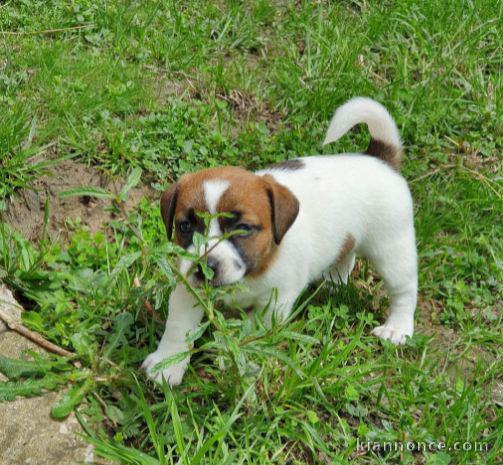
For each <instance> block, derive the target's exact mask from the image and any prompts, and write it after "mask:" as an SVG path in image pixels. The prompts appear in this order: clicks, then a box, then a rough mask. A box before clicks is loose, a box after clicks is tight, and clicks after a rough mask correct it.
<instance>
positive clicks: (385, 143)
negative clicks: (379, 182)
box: [323, 97, 402, 170]
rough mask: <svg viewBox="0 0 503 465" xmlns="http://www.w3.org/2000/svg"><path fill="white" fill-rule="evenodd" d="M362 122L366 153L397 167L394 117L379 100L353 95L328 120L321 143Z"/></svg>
mask: <svg viewBox="0 0 503 465" xmlns="http://www.w3.org/2000/svg"><path fill="white" fill-rule="evenodd" d="M359 123H365V124H366V125H367V126H368V128H369V132H370V136H371V140H370V144H369V146H368V148H367V150H366V152H365V153H366V154H368V155H372V156H374V157H377V158H380V159H381V160H383V161H384V162H386V163H388V164H389V165H390V166H392V167H393V168H395V169H396V170H398V169H399V168H400V162H401V159H402V142H401V140H400V135H399V133H398V128H397V127H396V124H395V122H394V121H393V118H392V117H391V115H390V114H389V113H388V111H387V110H386V108H384V107H383V106H382V105H381V104H380V103H377V102H376V101H375V100H372V99H370V98H366V97H356V98H353V99H351V100H349V101H348V102H346V103H345V104H344V105H342V106H341V107H339V108H338V109H337V111H336V112H335V115H334V117H333V118H332V120H331V121H330V125H329V127H328V131H327V135H326V136H325V140H324V141H323V145H326V144H329V143H330V142H335V141H336V140H338V139H340V138H341V137H342V136H343V135H344V134H346V132H348V131H349V130H350V129H351V128H352V127H353V126H355V125H356V124H359Z"/></svg>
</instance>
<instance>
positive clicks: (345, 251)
mask: <svg viewBox="0 0 503 465" xmlns="http://www.w3.org/2000/svg"><path fill="white" fill-rule="evenodd" d="M355 245H356V241H355V238H354V237H353V236H352V235H351V234H348V235H347V236H346V238H345V239H344V242H343V243H342V247H341V250H339V255H337V260H336V261H335V263H341V262H343V261H344V260H345V259H346V258H347V256H348V255H349V254H350V253H351V252H352V251H353V249H354V248H355Z"/></svg>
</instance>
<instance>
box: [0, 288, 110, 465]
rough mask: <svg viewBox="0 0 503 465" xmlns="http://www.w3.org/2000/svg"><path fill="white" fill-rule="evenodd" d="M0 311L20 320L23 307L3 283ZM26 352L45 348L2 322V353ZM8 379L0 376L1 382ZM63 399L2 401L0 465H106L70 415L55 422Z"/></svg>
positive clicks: (45, 397) (13, 355)
mask: <svg viewBox="0 0 503 465" xmlns="http://www.w3.org/2000/svg"><path fill="white" fill-rule="evenodd" d="M0 309H1V310H2V311H4V312H6V313H8V314H9V315H10V316H12V317H14V318H16V319H20V318H21V307H20V306H19V304H18V303H17V302H16V300H15V299H14V296H13V295H12V293H11V292H10V290H9V289H7V288H6V287H5V286H4V285H3V284H2V283H0ZM25 350H35V351H38V352H42V349H41V348H40V347H38V346H37V345H35V344H34V343H33V342H31V341H29V340H27V339H25V338H24V337H22V336H20V335H19V334H17V333H15V332H13V331H10V330H9V329H8V328H7V327H6V326H5V325H4V324H3V323H2V322H1V321H0V354H2V355H4V356H6V357H11V358H19V357H20V356H21V355H22V352H23V351H25ZM5 380H6V378H5V377H4V376H3V375H1V374H0V381H5ZM60 396H61V393H58V392H48V393H46V394H44V395H43V396H40V397H33V398H29V399H28V398H24V397H19V398H17V399H16V400H15V401H12V402H0V464H2V465H56V464H57V465H80V464H83V463H84V464H105V463H109V462H105V461H101V460H99V459H98V460H96V459H95V457H94V451H93V447H92V446H90V445H89V444H87V443H86V442H84V441H83V440H82V439H80V438H79V437H77V435H76V433H82V429H81V428H80V425H79V423H78V421H77V419H76V418H75V415H73V414H72V415H70V416H69V417H68V418H67V419H66V420H65V421H62V422H58V421H54V420H52V418H51V416H50V411H51V407H52V406H53V404H54V403H55V402H56V400H57V399H58V398H59V397H60Z"/></svg>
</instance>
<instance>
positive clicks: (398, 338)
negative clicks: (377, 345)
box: [372, 323, 414, 344]
mask: <svg viewBox="0 0 503 465" xmlns="http://www.w3.org/2000/svg"><path fill="white" fill-rule="evenodd" d="M413 332H414V330H413V328H411V327H407V326H400V325H396V324H392V323H385V324H383V325H382V326H378V327H377V328H374V329H373V330H372V334H374V335H375V336H377V337H380V338H381V339H384V340H389V341H391V342H392V343H393V344H405V340H406V338H407V336H412V333H413Z"/></svg>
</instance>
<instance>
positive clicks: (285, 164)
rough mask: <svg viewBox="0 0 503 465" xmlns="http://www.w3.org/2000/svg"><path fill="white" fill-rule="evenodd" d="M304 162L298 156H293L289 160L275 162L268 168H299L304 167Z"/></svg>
mask: <svg viewBox="0 0 503 465" xmlns="http://www.w3.org/2000/svg"><path fill="white" fill-rule="evenodd" d="M304 166H305V163H304V161H303V160H301V159H300V158H293V159H291V160H285V161H282V162H280V163H275V164H274V165H271V166H269V168H270V169H279V170H287V171H288V170H292V171H293V170H300V169H301V168H304Z"/></svg>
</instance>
